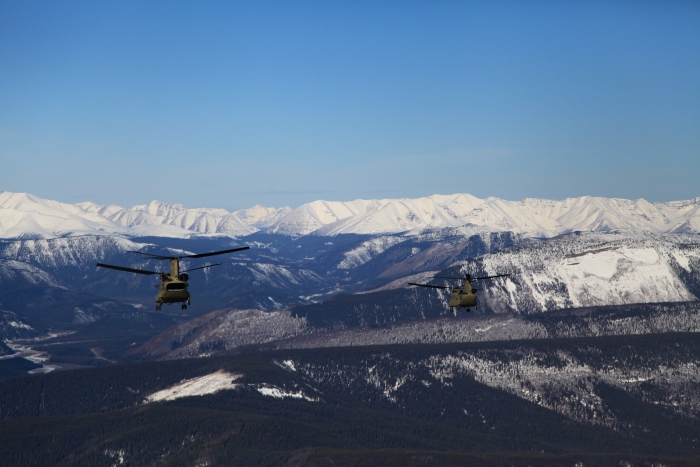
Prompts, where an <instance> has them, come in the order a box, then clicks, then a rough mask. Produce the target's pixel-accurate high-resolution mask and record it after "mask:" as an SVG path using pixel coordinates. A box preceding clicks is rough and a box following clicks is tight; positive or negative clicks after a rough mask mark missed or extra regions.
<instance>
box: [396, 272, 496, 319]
mask: <svg viewBox="0 0 700 467" xmlns="http://www.w3.org/2000/svg"><path fill="white" fill-rule="evenodd" d="M506 276H510V274H496V275H495V276H484V277H472V276H470V275H469V274H465V275H464V277H445V276H433V278H434V279H459V280H463V281H464V287H462V288H460V287H447V286H443V285H428V284H414V283H413V282H409V283H408V285H416V286H418V287H429V288H431V289H452V295H450V301H449V306H450V311H451V312H452V314H453V315H455V316H457V309H459V308H466V309H467V313H469V312H470V311H471V310H470V309H469V307H472V306H473V307H474V308H476V309H478V307H477V304H476V292H477V291H478V290H481V289H475V288H473V287H472V282H476V281H483V280H486V279H495V278H497V277H506Z"/></svg>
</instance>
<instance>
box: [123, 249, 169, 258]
mask: <svg viewBox="0 0 700 467" xmlns="http://www.w3.org/2000/svg"><path fill="white" fill-rule="evenodd" d="M127 253H136V254H137V255H144V256H152V257H153V258H156V259H171V258H170V256H162V255H152V254H151V253H144V252H143V251H132V250H127Z"/></svg>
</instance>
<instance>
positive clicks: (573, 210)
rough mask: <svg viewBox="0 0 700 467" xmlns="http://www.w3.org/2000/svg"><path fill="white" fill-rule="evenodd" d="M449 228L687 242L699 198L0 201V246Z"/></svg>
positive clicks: (698, 217) (698, 228) (699, 222)
mask: <svg viewBox="0 0 700 467" xmlns="http://www.w3.org/2000/svg"><path fill="white" fill-rule="evenodd" d="M454 227H462V228H464V227H466V228H468V229H469V230H472V231H473V232H474V233H479V232H503V231H510V232H515V233H520V234H525V235H528V236H532V237H545V238H548V237H553V236H556V235H560V234H563V233H568V232H573V231H598V232H602V231H610V230H633V231H638V232H639V231H641V232H652V233H690V234H693V233H699V232H700V197H698V198H695V199H691V200H683V201H671V202H666V203H650V202H648V201H646V200H644V199H638V200H626V199H619V198H598V197H590V196H585V197H580V198H569V199H566V200H563V201H553V200H544V199H536V198H526V199H524V200H522V201H507V200H502V199H499V198H486V199H479V198H476V197H474V196H471V195H469V194H453V195H432V196H428V197H424V198H416V199H406V198H403V199H382V200H355V201H322V200H318V201H313V202H311V203H307V204H304V205H302V206H300V207H298V208H296V209H291V208H290V207H282V208H268V207H263V206H260V205H257V206H254V207H252V208H248V209H242V210H239V211H234V212H228V211H226V210H224V209H217V208H185V207H184V206H182V205H179V204H174V205H170V204H166V203H162V202H159V201H152V202H150V203H149V204H145V205H136V206H131V207H127V208H124V207H120V206H115V205H107V206H100V205H97V204H95V203H92V202H83V203H78V204H68V203H61V202H59V201H52V200H46V199H42V198H38V197H36V196H33V195H31V194H26V193H11V192H7V191H3V192H0V238H7V239H10V238H55V237H65V236H76V235H120V236H158V237H175V238H188V237H191V236H193V235H196V236H201V235H212V236H229V237H241V236H246V235H250V234H253V233H255V232H260V231H262V232H264V233H273V234H282V235H286V236H291V237H298V236H303V235H317V236H335V235H339V234H364V235H382V234H396V233H401V232H408V231H421V230H424V229H440V228H454Z"/></svg>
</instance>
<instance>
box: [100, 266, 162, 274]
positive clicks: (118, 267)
mask: <svg viewBox="0 0 700 467" xmlns="http://www.w3.org/2000/svg"><path fill="white" fill-rule="evenodd" d="M97 266H98V267H100V268H108V269H116V270H117V271H126V272H133V273H134V274H144V275H146V276H152V275H154V274H160V272H154V271H144V270H143V269H132V268H125V267H123V266H113V265H111V264H104V263H97Z"/></svg>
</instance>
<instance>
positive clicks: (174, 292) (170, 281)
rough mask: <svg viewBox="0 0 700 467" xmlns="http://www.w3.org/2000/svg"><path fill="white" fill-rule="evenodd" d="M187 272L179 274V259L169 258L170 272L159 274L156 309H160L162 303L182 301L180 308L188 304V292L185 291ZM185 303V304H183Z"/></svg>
mask: <svg viewBox="0 0 700 467" xmlns="http://www.w3.org/2000/svg"><path fill="white" fill-rule="evenodd" d="M187 279H189V277H188V276H187V274H180V261H179V260H177V259H171V260H170V274H161V275H160V286H159V287H158V295H156V309H158V310H160V307H161V306H163V303H182V309H183V310H184V309H186V308H187V305H189V304H190V293H189V292H188V291H187ZM185 303H186V304H187V305H185Z"/></svg>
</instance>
